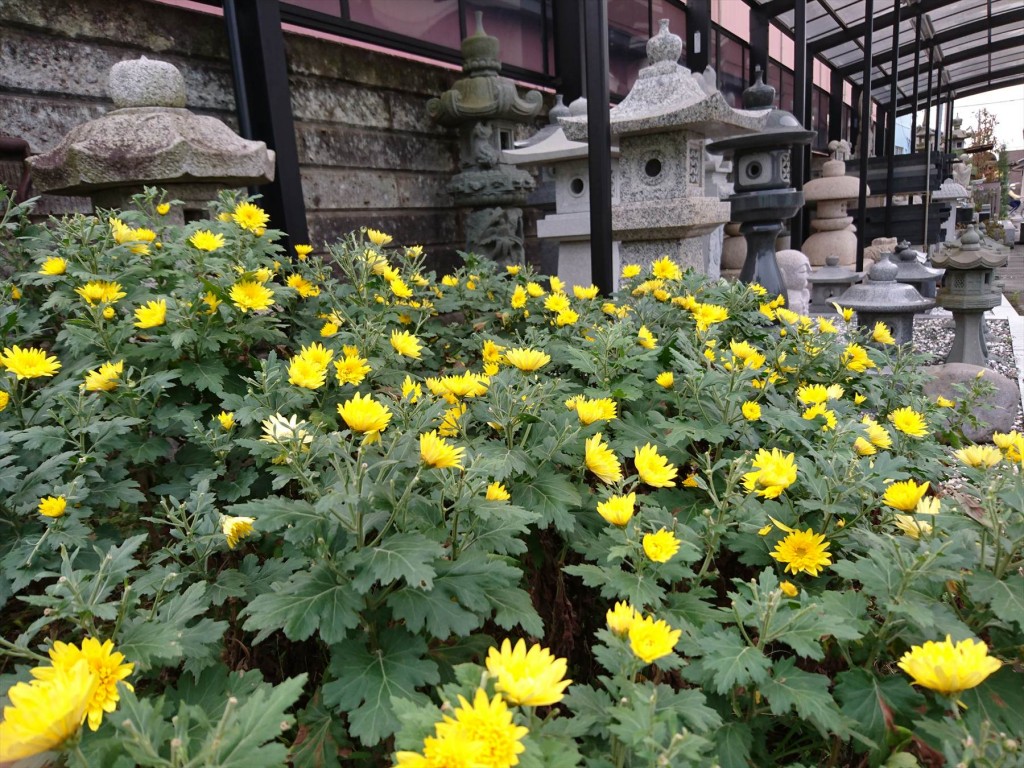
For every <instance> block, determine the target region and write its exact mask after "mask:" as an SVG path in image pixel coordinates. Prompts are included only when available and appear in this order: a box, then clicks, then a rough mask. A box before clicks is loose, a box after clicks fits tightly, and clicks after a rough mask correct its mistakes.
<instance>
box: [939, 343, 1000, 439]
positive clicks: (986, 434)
mask: <svg viewBox="0 0 1024 768" xmlns="http://www.w3.org/2000/svg"><path fill="white" fill-rule="evenodd" d="M923 370H924V371H925V373H926V374H927V375H928V376H930V377H931V378H930V380H929V381H928V382H927V383H926V384H925V386H924V391H925V394H926V395H928V397H929V398H931V399H933V400H934V399H935V398H937V397H939V396H940V395H941V396H942V397H945V398H947V399H949V400H954V401H955V400H959V399H961V398H962V395H961V394H960V393H959V392H957V391H956V390H955V389H954V387H956V386H957V385H963V386H965V387H970V386H972V385H973V384H974V382H975V380H976V379H977V377H978V376H979V375H980V376H981V377H982V378H983V379H984V381H986V382H988V383H989V384H991V385H992V386H993V387H995V391H994V392H993V393H992V394H991V395H989V396H988V397H985V398H983V399H982V400H981V402H979V403H978V407H977V408H975V409H974V414H975V415H976V416H977V417H978V420H979V422H981V424H980V425H979V426H978V427H972V426H970V425H969V424H962V425H960V426H961V428H962V429H963V432H964V436H965V437H967V439H968V440H972V441H974V442H975V443H988V442H991V441H992V433H993V432H1009V431H1010V430H1012V429H1013V425H1014V422H1015V421H1016V418H1017V413H1018V411H1019V409H1020V390H1019V389H1018V388H1017V382H1015V381H1013V380H1011V379H1008V378H1007V377H1006V376H1003V375H1002V374H1001V373H997V372H996V371H993V370H992V369H991V368H982V367H981V366H978V365H968V364H967V363H946V364H945V365H933V366H928V367H926V368H924V369H923Z"/></svg>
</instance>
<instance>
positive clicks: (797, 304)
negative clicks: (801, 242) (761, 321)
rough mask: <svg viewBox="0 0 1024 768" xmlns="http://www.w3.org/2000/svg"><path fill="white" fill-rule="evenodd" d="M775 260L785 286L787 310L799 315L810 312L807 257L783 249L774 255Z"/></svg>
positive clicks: (809, 269)
mask: <svg viewBox="0 0 1024 768" xmlns="http://www.w3.org/2000/svg"><path fill="white" fill-rule="evenodd" d="M775 260H776V261H777V262H778V264H779V269H780V270H781V271H782V282H783V284H784V285H785V286H786V299H787V303H788V305H789V308H790V309H791V310H793V311H794V312H797V313H799V314H801V315H806V314H807V313H808V312H810V310H811V288H810V283H809V279H810V277H811V262H810V261H809V260H808V258H807V255H806V254H804V253H801V252H800V251H796V250H793V249H792V248H784V249H782V250H781V251H778V252H777V253H776V254H775Z"/></svg>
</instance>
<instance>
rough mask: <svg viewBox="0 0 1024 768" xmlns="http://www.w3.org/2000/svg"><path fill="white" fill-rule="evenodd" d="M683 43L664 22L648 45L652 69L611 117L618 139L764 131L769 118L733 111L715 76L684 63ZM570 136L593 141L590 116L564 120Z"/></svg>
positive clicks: (642, 73) (643, 71)
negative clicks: (667, 133)
mask: <svg viewBox="0 0 1024 768" xmlns="http://www.w3.org/2000/svg"><path fill="white" fill-rule="evenodd" d="M680 55H682V40H681V39H680V38H679V37H678V36H677V35H674V34H672V33H671V32H670V31H669V28H668V19H662V20H661V26H660V29H659V30H658V34H656V35H655V36H654V37H652V38H651V39H650V40H648V41H647V58H648V61H649V65H648V66H646V67H644V68H642V69H641V70H640V73H639V75H638V76H637V80H636V82H635V83H634V84H633V87H632V88H631V89H630V91H629V93H628V94H627V95H626V98H624V99H623V100H622V101H621V102H620V103H619V104H618V105H617V106H615V107H614V108H613V109H612V111H611V114H610V116H609V120H610V124H611V132H612V135H613V136H630V135H637V134H646V133H662V132H665V131H671V130H673V129H685V130H690V131H693V132H694V133H697V134H700V135H702V136H704V137H709V138H714V137H721V136H729V135H731V134H734V133H750V132H754V131H759V130H761V129H762V128H763V126H764V121H765V119H766V117H767V113H766V112H765V111H764V110H760V111H751V110H745V109H744V110H740V109H733V108H732V107H730V106H729V102H727V101H726V100H725V97H724V96H723V95H722V93H721V92H720V91H718V90H717V89H716V87H715V82H714V81H715V77H714V72H713V71H711V70H710V69H708V70H707V71H706V72H705V73H704V74H697V73H695V72H691V71H690V70H689V69H687V68H686V67H684V66H682V65H681V64H679V63H678V61H679V57H680ZM562 127H563V128H564V130H565V135H566V136H567V137H568V138H569V139H571V140H573V141H587V119H586V117H585V116H580V117H567V118H562Z"/></svg>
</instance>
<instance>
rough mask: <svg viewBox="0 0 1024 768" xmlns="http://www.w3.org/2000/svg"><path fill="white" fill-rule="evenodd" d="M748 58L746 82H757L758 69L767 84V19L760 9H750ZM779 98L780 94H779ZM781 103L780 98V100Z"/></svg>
mask: <svg viewBox="0 0 1024 768" xmlns="http://www.w3.org/2000/svg"><path fill="white" fill-rule="evenodd" d="M749 53H750V56H749V59H748V61H747V82H748V83H753V82H754V81H756V80H757V74H756V73H757V70H758V68H760V70H761V73H762V75H763V77H764V81H765V82H766V83H767V82H768V17H767V16H765V15H764V14H763V13H761V10H760V8H758V7H756V6H751V7H750V52H749ZM780 96H781V94H780ZM780 102H781V98H780Z"/></svg>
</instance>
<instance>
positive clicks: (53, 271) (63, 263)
mask: <svg viewBox="0 0 1024 768" xmlns="http://www.w3.org/2000/svg"><path fill="white" fill-rule="evenodd" d="M67 271H68V260H67V259H62V258H61V257H60V256H51V257H50V258H48V259H47V260H46V261H44V262H43V265H42V266H41V267H40V268H39V274H40V275H49V276H51V277H55V276H57V275H63V274H64V273H65V272H67Z"/></svg>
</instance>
